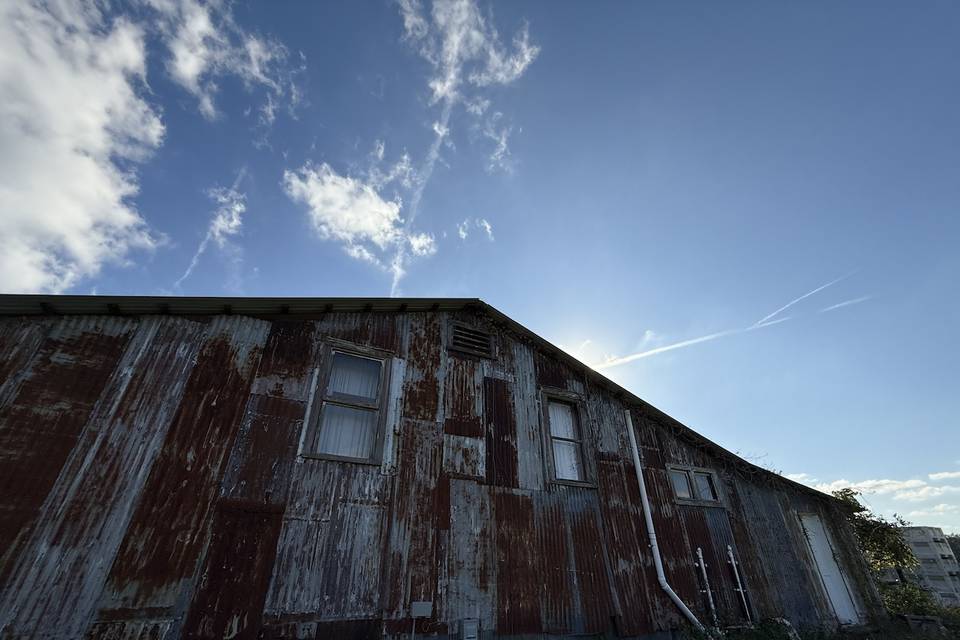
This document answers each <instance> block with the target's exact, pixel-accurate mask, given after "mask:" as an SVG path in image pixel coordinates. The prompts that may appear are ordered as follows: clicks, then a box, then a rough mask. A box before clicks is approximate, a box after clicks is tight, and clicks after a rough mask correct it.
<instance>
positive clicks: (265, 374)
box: [250, 321, 318, 402]
mask: <svg viewBox="0 0 960 640" xmlns="http://www.w3.org/2000/svg"><path fill="white" fill-rule="evenodd" d="M317 331H318V330H317V326H316V323H314V322H310V321H276V322H274V323H273V325H272V326H271V328H270V336H269V337H268V338H267V343H266V345H265V346H264V349H263V357H262V358H261V360H260V368H259V370H258V371H257V377H256V379H255V380H254V381H253V384H252V385H251V386H250V393H252V394H257V395H263V396H271V397H276V398H286V399H287V400H293V401H296V402H307V400H308V399H309V397H310V395H311V394H312V393H313V388H312V387H311V383H312V381H313V378H312V376H311V373H312V368H313V367H314V366H316V364H317V363H316V358H317V356H316V338H317Z"/></svg>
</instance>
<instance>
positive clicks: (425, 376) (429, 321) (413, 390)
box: [403, 313, 446, 422]
mask: <svg viewBox="0 0 960 640" xmlns="http://www.w3.org/2000/svg"><path fill="white" fill-rule="evenodd" d="M409 315H410V316H411V318H410V329H409V345H408V347H407V351H406V361H407V366H406V374H405V380H404V385H403V416H404V417H405V418H410V419H412V420H426V421H430V422H435V421H440V422H442V406H441V397H440V395H441V391H442V389H443V385H442V381H443V377H444V371H443V368H444V367H443V365H445V360H446V359H445V358H443V357H441V356H442V353H443V344H444V342H445V337H444V335H443V334H444V330H443V329H444V321H443V317H442V316H441V315H440V314H424V313H417V314H409Z"/></svg>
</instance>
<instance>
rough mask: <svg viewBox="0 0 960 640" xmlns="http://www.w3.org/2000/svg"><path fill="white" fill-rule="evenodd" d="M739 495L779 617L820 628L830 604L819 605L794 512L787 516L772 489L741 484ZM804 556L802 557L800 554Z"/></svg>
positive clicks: (769, 593)
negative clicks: (823, 613)
mask: <svg viewBox="0 0 960 640" xmlns="http://www.w3.org/2000/svg"><path fill="white" fill-rule="evenodd" d="M739 489H740V496H741V498H742V504H743V509H744V514H745V517H746V520H747V521H748V522H749V523H750V525H749V531H750V534H751V537H752V538H753V546H754V548H756V549H757V550H758V551H759V553H760V555H759V557H758V558H757V559H758V561H759V564H760V567H761V571H762V572H763V577H764V579H765V580H764V582H766V584H768V585H769V589H768V590H767V591H766V596H767V598H768V599H769V600H771V601H772V602H773V605H774V608H775V611H776V612H777V615H780V616H784V617H786V618H788V619H789V620H790V621H791V622H793V623H794V624H795V625H797V626H801V627H803V626H819V625H820V624H821V620H822V619H823V618H822V616H821V611H822V610H825V609H826V608H827V607H828V606H829V605H827V603H826V602H823V603H822V604H819V605H818V603H817V602H816V600H815V598H816V595H815V594H817V591H816V586H815V584H814V583H813V582H812V580H811V576H810V573H809V571H808V569H807V567H806V563H808V562H809V559H808V558H806V557H805V555H806V554H805V553H804V549H803V548H802V547H801V546H800V545H799V544H798V543H799V542H802V538H801V537H799V536H802V533H800V534H799V536H798V534H797V532H796V531H795V529H797V528H799V521H797V524H796V526H795V527H793V528H794V531H791V527H790V522H789V520H791V519H793V518H796V514H794V513H789V512H788V513H784V511H783V508H782V506H781V504H780V501H779V499H778V496H777V493H776V492H774V491H771V490H769V489H766V488H763V487H759V486H755V485H748V484H746V483H741V484H740V485H739ZM801 554H802V555H801Z"/></svg>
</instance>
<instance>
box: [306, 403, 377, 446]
mask: <svg viewBox="0 0 960 640" xmlns="http://www.w3.org/2000/svg"><path fill="white" fill-rule="evenodd" d="M376 433H377V412H376V411H371V410H369V409H355V408H353V407H344V406H341V405H338V404H329V403H328V404H326V405H325V406H324V407H323V424H322V425H321V427H320V442H319V443H317V449H318V450H319V451H322V452H323V453H329V454H332V455H335V456H346V457H349V458H369V457H370V456H372V455H373V444H374V440H375V439H376Z"/></svg>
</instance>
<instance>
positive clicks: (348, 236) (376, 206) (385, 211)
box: [283, 157, 437, 277]
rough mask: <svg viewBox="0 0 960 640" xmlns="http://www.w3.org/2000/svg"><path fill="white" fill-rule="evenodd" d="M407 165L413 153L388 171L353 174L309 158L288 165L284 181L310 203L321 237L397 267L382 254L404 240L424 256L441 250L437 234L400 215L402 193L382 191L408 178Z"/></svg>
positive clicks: (291, 193) (289, 189)
mask: <svg viewBox="0 0 960 640" xmlns="http://www.w3.org/2000/svg"><path fill="white" fill-rule="evenodd" d="M404 158H405V157H404ZM397 166H400V167H401V169H397ZM402 167H409V159H401V161H400V162H399V163H398V165H396V166H395V167H394V168H393V169H391V170H390V171H388V172H386V173H383V172H379V171H372V172H371V173H370V174H369V175H367V176H361V177H353V176H349V175H341V174H339V173H337V172H336V171H335V170H334V169H333V168H332V167H330V165H328V164H326V163H323V164H321V165H319V166H317V165H314V164H311V163H307V164H305V165H304V166H303V167H301V168H300V169H298V170H296V171H289V170H288V171H285V172H284V174H283V185H284V190H285V191H286V193H287V195H288V196H289V197H290V198H291V199H292V200H293V201H294V202H298V203H301V204H304V205H306V207H307V215H308V217H309V219H310V222H311V224H312V225H313V227H314V229H315V230H316V231H317V232H318V233H319V234H320V237H321V238H324V239H328V240H335V241H338V242H340V243H341V244H342V245H343V246H344V250H345V251H346V253H347V255H349V256H351V257H353V258H356V259H358V260H363V261H365V262H369V263H371V264H374V265H376V266H378V267H380V268H384V269H390V270H394V269H395V268H396V265H391V266H390V267H387V266H385V264H384V260H383V259H382V257H381V256H380V255H378V254H383V253H384V252H386V251H388V250H395V249H397V247H399V246H402V247H405V248H409V249H410V251H411V252H412V253H413V255H415V256H419V257H424V256H430V255H433V254H434V253H436V251H437V246H436V241H435V239H434V237H433V236H432V235H429V234H426V233H414V232H411V231H408V230H407V229H406V227H405V226H404V220H403V218H402V217H401V216H400V212H401V209H402V208H403V202H402V200H401V198H400V197H399V196H395V197H394V198H387V197H385V196H384V195H383V193H382V191H383V190H384V187H386V186H387V185H388V184H390V183H392V182H394V181H398V182H401V183H402V181H403V180H405V179H407V177H406V172H405V171H404V170H403V168H402ZM394 277H396V271H394Z"/></svg>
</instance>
